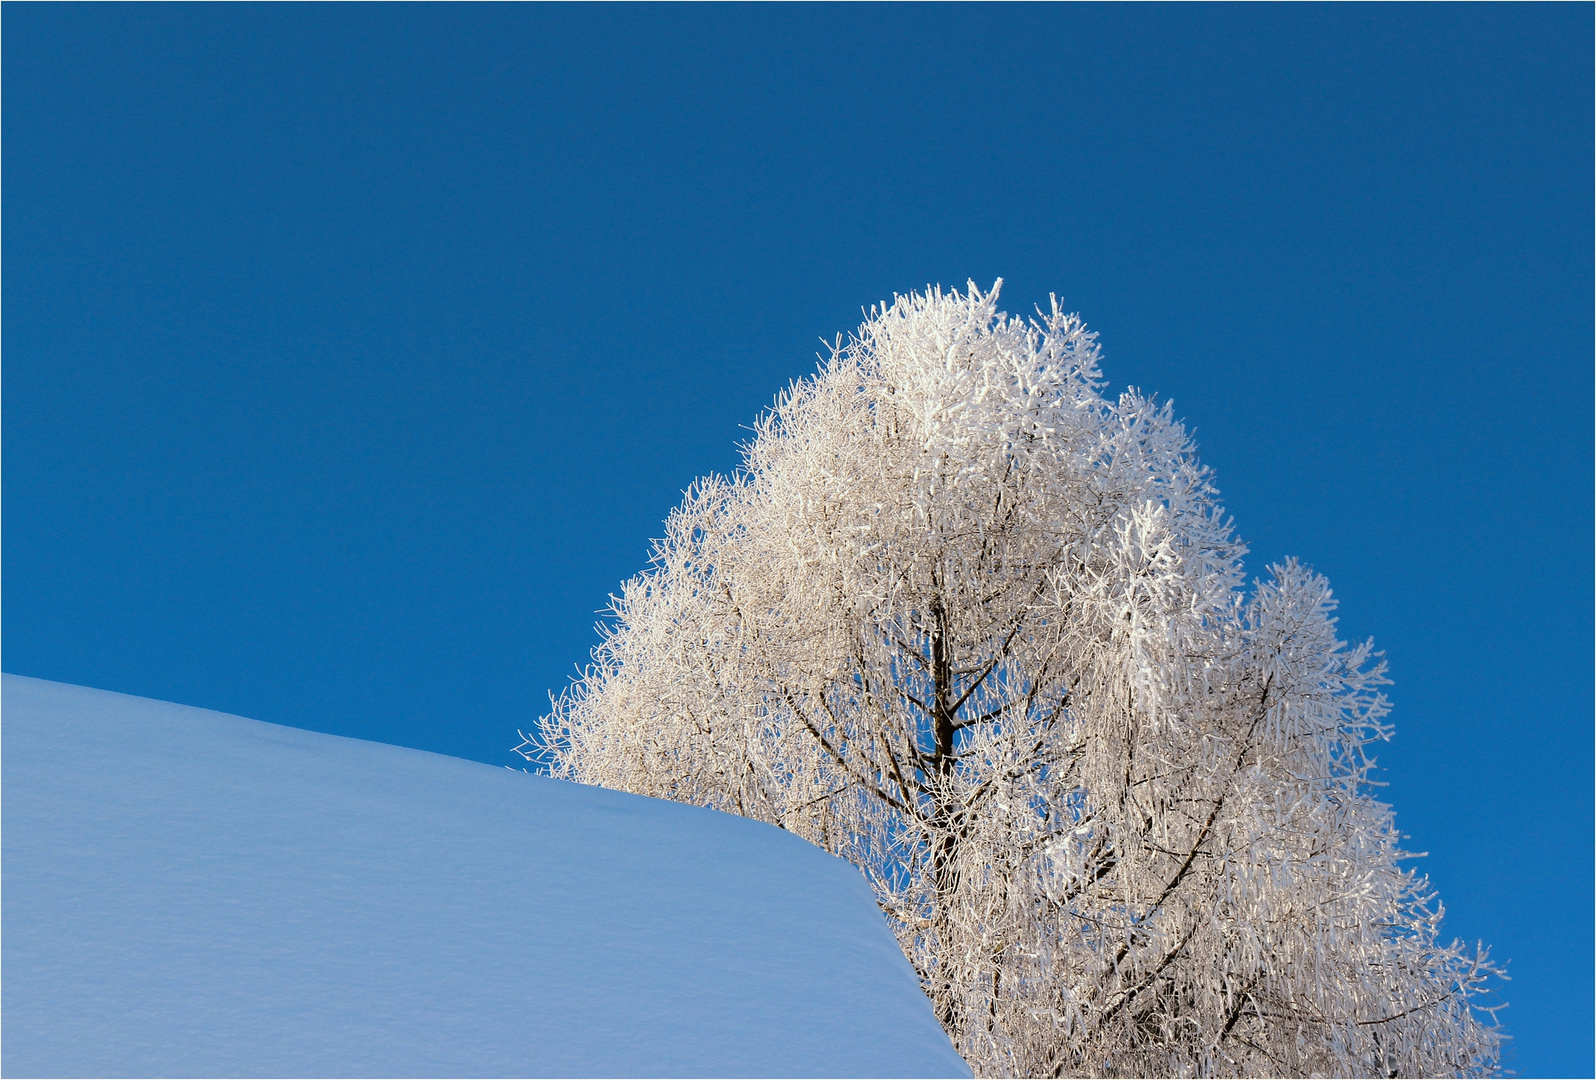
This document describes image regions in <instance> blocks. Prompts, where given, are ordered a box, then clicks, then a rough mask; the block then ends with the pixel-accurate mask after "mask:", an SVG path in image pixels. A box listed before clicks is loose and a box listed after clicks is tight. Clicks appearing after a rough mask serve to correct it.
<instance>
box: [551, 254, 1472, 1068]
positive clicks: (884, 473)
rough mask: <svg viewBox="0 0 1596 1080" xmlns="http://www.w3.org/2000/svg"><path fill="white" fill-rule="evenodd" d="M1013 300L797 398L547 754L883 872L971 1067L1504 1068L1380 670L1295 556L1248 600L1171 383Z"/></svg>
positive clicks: (845, 356) (726, 482)
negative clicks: (1453, 919)
mask: <svg viewBox="0 0 1596 1080" xmlns="http://www.w3.org/2000/svg"><path fill="white" fill-rule="evenodd" d="M999 284H1001V283H999ZM997 296H998V286H994V287H993V289H992V290H991V291H990V292H987V293H983V292H981V291H980V290H979V289H977V288H976V287H975V286H974V285H973V283H972V284H971V286H970V287H969V289H968V291H967V292H966V293H964V294H960V293H959V292H957V291H950V292H943V291H941V290H939V289H938V290H929V291H928V292H927V293H926V294H925V295H911V296H907V297H900V298H898V299H897V301H896V302H895V303H893V304H892V305H890V306H887V305H883V306H882V307H880V308H876V309H872V310H871V312H870V313H869V319H868V321H867V322H866V323H865V324H864V325H863V326H862V327H861V328H860V329H859V331H858V333H857V335H856V336H854V337H852V338H851V339H849V340H848V341H846V342H841V341H839V342H838V344H837V346H836V347H835V348H834V349H833V353H832V356H831V357H830V359H829V360H828V361H827V362H826V363H825V364H823V365H822V367H821V369H820V371H819V373H818V374H817V375H815V376H814V377H812V378H809V379H807V380H804V381H801V382H799V383H797V384H795V385H793V386H792V387H791V388H789V390H787V391H786V392H785V393H784V394H783V395H782V396H781V397H780V398H779V399H778V401H777V403H776V406H775V408H774V409H773V410H772V411H771V412H770V413H769V414H767V415H766V416H764V417H763V418H762V419H761V420H760V421H759V423H758V425H757V427H756V429H755V437H754V438H753V439H752V441H751V442H750V443H749V444H748V445H747V447H746V448H745V464H744V468H743V469H742V470H741V471H740V472H738V473H737V474H736V475H734V476H731V477H720V476H712V477H708V478H705V479H701V480H699V481H698V482H697V483H696V484H695V485H694V486H693V487H692V488H691V489H690V490H689V491H688V493H687V495H686V498H685V500H684V501H683V503H682V504H681V506H680V507H679V508H677V509H676V510H675V511H674V512H673V513H672V514H671V516H670V519H669V521H668V522H667V523H666V535H665V538H664V540H663V541H661V542H660V543H659V544H658V545H657V549H656V552H655V557H654V561H653V564H652V566H651V567H650V568H649V569H648V570H647V571H646V572H644V573H643V574H641V575H639V576H638V577H636V578H634V579H633V580H631V581H630V582H628V583H627V584H626V585H625V586H624V588H623V590H622V592H621V595H620V596H619V597H616V598H615V599H614V604H613V614H614V620H613V621H612V622H611V623H610V624H609V625H607V626H606V628H605V629H604V635H605V636H604V640H603V642H602V644H601V645H600V646H599V648H597V649H596V650H595V652H594V662H593V664H592V665H591V667H590V668H589V669H588V670H587V671H586V672H585V673H584V675H583V677H582V678H581V679H580V680H579V681H578V682H576V683H575V684H573V686H572V687H571V688H570V689H569V690H568V692H567V693H566V694H565V695H564V696H563V697H562V698H561V699H559V700H558V701H556V702H555V707H554V710H553V712H552V713H551V714H550V715H549V716H547V717H545V718H544V720H543V722H542V724H543V726H542V732H543V739H542V743H543V746H542V747H541V748H539V749H534V748H530V747H529V748H528V750H527V752H528V753H529V754H530V753H534V752H536V753H541V754H543V755H544V756H545V757H546V760H547V761H548V764H549V766H550V768H551V771H552V772H553V773H554V774H555V775H558V776H564V777H568V778H571V779H575V780H580V781H583V782H585V783H592V784H601V785H604V786H606V787H612V788H619V789H622V790H625V791H631V792H637V793H640V794H645V795H653V796H659V797H663V798H668V799H675V800H679V801H682V802H688V803H695V804H699V805H703V806H711V807H716V808H719V809H722V810H726V811H729V812H731V813H736V814H742V815H745V816H747V817H752V818H757V819H759V820H761V821H766V822H770V823H773V824H776V825H779V826H781V827H782V828H786V829H790V830H792V831H793V832H796V833H798V834H800V835H802V836H804V837H807V838H808V839H810V840H812V841H813V842H814V843H816V844H818V845H820V846H821V847H824V848H825V849H827V850H829V851H831V852H834V853H835V854H837V855H841V856H843V857H845V858H847V859H850V860H851V861H853V862H854V863H856V864H857V865H858V866H860V867H861V868H863V870H864V871H865V872H866V874H867V875H868V876H869V878H870V880H871V881H872V882H873V883H874V886H875V889H876V894H877V896H878V898H879V900H880V903H881V906H882V908H883V909H884V910H885V911H886V912H887V914H888V917H889V918H890V919H891V920H892V923H893V925H894V927H895V929H896V931H897V934H898V938H899V940H900V941H901V943H902V945H903V949H904V952H905V953H906V954H907V955H908V957H909V959H910V960H911V961H912V962H913V964H914V965H915V968H916V969H917V971H918V972H919V974H920V978H921V980H922V982H923V985H924V987H925V990H926V993H927V994H928V995H929V997H930V998H931V1001H932V1003H933V1005H934V1007H935V1009H936V1013H937V1016H938V1017H939V1019H940V1020H941V1022H942V1024H943V1026H944V1027H945V1028H946V1029H947V1031H948V1033H949V1035H950V1036H951V1037H952V1038H953V1040H954V1043H955V1045H956V1046H957V1047H958V1048H959V1050H960V1052H961V1053H963V1054H964V1055H965V1057H966V1058H967V1059H968V1060H969V1061H970V1063H971V1064H972V1066H973V1067H974V1068H975V1070H976V1071H977V1073H978V1074H982V1075H1028V1076H1058V1075H1107V1076H1113V1075H1164V1076H1177V1075H1242V1076H1264V1075H1280V1076H1307V1075H1314V1074H1320V1075H1324V1074H1328V1075H1341V1076H1372V1075H1380V1076H1397V1075H1402V1076H1408V1075H1413V1076H1420V1075H1424V1076H1428V1075H1440V1074H1480V1073H1490V1072H1493V1071H1494V1070H1495V1068H1496V1062H1497V1058H1498V1051H1499V1041H1500V1036H1499V1033H1498V1031H1497V1029H1496V1027H1495V1025H1494V1023H1492V1022H1487V1021H1488V1020H1489V1016H1490V1014H1489V1010H1488V1009H1487V1010H1483V1011H1482V1006H1481V1002H1482V1001H1483V999H1482V998H1481V996H1480V995H1481V994H1482V993H1483V992H1484V990H1485V983H1486V980H1487V978H1488V977H1490V976H1491V975H1493V974H1496V973H1497V972H1496V969H1494V968H1493V967H1492V966H1491V964H1490V963H1489V961H1488V959H1487V956H1486V954H1485V952H1484V950H1472V951H1471V950H1466V949H1465V948H1464V947H1463V946H1461V945H1460V944H1457V943H1453V944H1450V945H1446V944H1442V943H1440V942H1439V941H1438V940H1437V931H1438V924H1439V920H1440V916H1441V907H1440V904H1439V902H1438V901H1437V899H1436V897H1435V896H1434V894H1433V892H1432V891H1431V890H1430V888H1429V887H1428V885H1427V883H1426V881H1425V879H1424V878H1422V877H1420V876H1418V875H1416V874H1415V873H1413V872H1411V871H1409V870H1406V869H1404V868H1402V867H1401V865H1400V863H1399V860H1400V859H1402V857H1403V854H1404V853H1403V852H1401V851H1400V850H1399V836H1398V833H1397V831H1396V828H1395V825H1394V822H1393V818H1392V814H1391V810H1390V808H1389V807H1387V806H1386V805H1384V804H1382V803H1380V802H1378V801H1376V800H1375V799H1374V798H1373V797H1372V796H1371V794H1370V793H1369V770H1370V768H1371V760H1370V758H1369V757H1368V756H1367V754H1366V750H1367V748H1368V746H1369V744H1370V743H1371V742H1373V741H1377V740H1380V739H1383V738H1386V737H1388V736H1389V734H1390V732H1389V729H1388V728H1387V727H1386V726H1385V725H1384V724H1383V722H1382V718H1383V717H1384V716H1385V714H1386V711H1387V706H1386V701H1385V698H1384V697H1383V695H1382V694H1381V693H1380V691H1379V687H1380V686H1381V685H1382V684H1383V683H1384V682H1385V681H1386V680H1385V679H1384V678H1383V672H1384V670H1385V668H1384V664H1383V663H1381V662H1379V658H1378V657H1377V656H1375V655H1373V654H1372V653H1371V646H1370V645H1369V644H1367V643H1365V644H1361V645H1356V646H1348V645H1346V644H1345V643H1343V642H1341V641H1339V640H1337V638H1336V630H1335V620H1334V619H1333V617H1332V612H1333V610H1334V607H1335V602H1334V601H1333V600H1332V598H1331V593H1330V589H1329V587H1328V585H1327V583H1326V582H1325V580H1324V579H1323V578H1322V577H1319V576H1317V575H1315V574H1313V573H1311V572H1309V571H1308V570H1306V569H1304V568H1303V567H1302V566H1300V565H1298V564H1297V563H1296V562H1295V561H1288V562H1287V563H1285V564H1284V565H1281V566H1273V567H1270V569H1269V573H1270V576H1269V578H1268V579H1267V580H1264V581H1260V582H1257V583H1255V585H1254V587H1253V588H1252V589H1251V590H1248V589H1247V588H1246V582H1245V578H1244V575H1243V569H1242V561H1241V560H1242V555H1243V554H1244V552H1245V549H1244V547H1243V546H1242V544H1241V543H1240V542H1239V541H1238V540H1237V539H1236V538H1235V536H1234V535H1233V534H1232V530H1231V527H1230V523H1229V521H1228V520H1227V519H1226V518H1225V516H1224V514H1223V511H1222V509H1221V507H1220V506H1219V504H1218V503H1217V501H1216V498H1217V492H1216V491H1215V489H1214V487H1213V485H1212V483H1211V478H1210V474H1209V472H1208V471H1207V470H1206V469H1205V468H1204V467H1203V466H1202V465H1201V464H1200V463H1199V462H1198V460H1197V458H1196V456H1195V453H1194V450H1193V446H1192V444H1191V441H1190V439H1189V438H1188V436H1187V434H1186V431H1185V429H1184V428H1183V427H1182V425H1181V424H1180V423H1178V422H1177V421H1176V420H1175V419H1174V417H1173V414H1172V412H1171V408H1170V406H1169V405H1168V404H1164V405H1162V406H1160V405H1158V404H1156V403H1155V402H1154V401H1153V400H1151V399H1150V398H1147V397H1144V396H1142V395H1141V394H1139V393H1137V392H1134V391H1132V392H1128V393H1125V394H1123V395H1120V396H1119V398H1118V399H1117V400H1109V399H1107V398H1105V397H1103V396H1101V393H1100V391H1101V390H1102V388H1103V386H1104V385H1105V384H1104V381H1103V379H1102V377H1101V375H1100V373H1099V368H1098V362H1099V351H1098V346H1097V343H1096V337H1095V335H1094V334H1092V333H1090V332H1088V331H1087V330H1086V328H1085V326H1084V325H1083V324H1082V323H1081V321H1080V320H1079V319H1078V318H1077V317H1076V316H1074V315H1071V314H1066V313H1064V312H1063V311H1062V310H1061V309H1060V308H1059V306H1058V303H1057V301H1056V300H1055V301H1054V302H1053V305H1052V310H1051V311H1049V312H1046V313H1039V314H1038V318H1036V319H1032V320H1022V319H1018V318H1012V317H1009V316H1006V315H1004V314H1002V313H1001V312H999V311H998V309H997V306H996V305H997Z"/></svg>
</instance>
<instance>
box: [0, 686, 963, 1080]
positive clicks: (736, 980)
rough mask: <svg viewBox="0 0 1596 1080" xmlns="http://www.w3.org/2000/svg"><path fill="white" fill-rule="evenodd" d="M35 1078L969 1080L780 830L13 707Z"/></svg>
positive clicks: (10, 863) (22, 947)
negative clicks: (886, 1078) (753, 1079)
mask: <svg viewBox="0 0 1596 1080" xmlns="http://www.w3.org/2000/svg"><path fill="white" fill-rule="evenodd" d="M3 687H4V697H3V716H0V725H3V726H0V734H3V813H4V817H3V822H0V825H3V829H4V835H3V869H0V872H3V890H4V893H3V903H4V906H3V909H0V910H3V927H0V933H3V939H0V948H3V964H4V968H3V982H0V987H3V1033H0V1055H3V1056H0V1067H3V1070H4V1072H5V1073H6V1074H8V1075H12V1076H20V1075H27V1076H62V1075H78V1076H125V1075H157V1074H158V1075H163V1076H201V1075H203V1076H305V1075H314V1076H417V1075H424V1076H485V1075H510V1076H514V1075H587V1076H628V1075H651V1076H675V1075H703V1076H714V1075H746V1076H761V1075H769V1076H778V1075H791V1076H801V1075H831V1076H883V1075H890V1076H968V1075H969V1070H968V1069H967V1068H966V1067H965V1065H964V1063H963V1061H961V1060H960V1059H959V1057H958V1056H957V1055H956V1054H955V1053H954V1051H953V1049H952V1047H951V1045H950V1044H949V1042H948V1040H947V1038H946V1037H945V1036H944V1035H943V1033H942V1031H941V1029H940V1028H939V1027H938V1025H937V1023H936V1020H935V1018H934V1017H933V1016H932V1014H931V1009H930V1006H929V1004H928V1003H927V1001H926V999H925V998H924V996H923V995H922V994H921V992H920V989H919V986H918V984H917V982H916V980H915V977H914V974H913V972H912V970H911V969H910V967H909V965H908V963H907V961H905V960H904V958H903V955H902V953H901V952H899V950H898V946H897V944H896V943H895V942H894V941H893V938H892V935H891V934H890V932H889V931H888V929H887V927H886V924H885V922H884V921H883V919H882V917H881V915H880V913H879V911H878V910H877V908H876V906H875V903H874V901H873V900H872V897H871V893H870V890H869V888H868V887H867V886H866V884H865V882H864V880H863V878H861V876H860V875H859V872H858V871H857V870H855V869H854V868H853V867H851V866H849V865H848V864H847V863H845V862H842V861H841V860H839V859H835V858H833V857H831V856H829V855H826V854H825V853H823V852H821V851H819V850H818V849H816V848H814V847H812V846H810V845H809V844H806V843H804V842H803V841H801V840H799V839H797V838H795V837H793V836H790V835H788V834H786V833H783V832H781V831H780V830H778V829H774V828H770V827H768V826H765V825H761V824H758V823H756V822H752V821H745V820H742V819H740V818H735V817H730V816H728V815H725V814H718V813H714V812H712V811H708V810H700V809H696V808H693V807H687V806H679V805H676V804H673V803H666V802H660V801H657V800H653V799H644V798H638V797H636V796H632V795H623V794H619V793H616V792H610V791H602V790H599V789H597V788H587V787H581V786H577V785H574V784H567V783H562V782H560V781H556V780H550V779H547V778H544V777H537V776H529V775H526V774H524V773H519V772H512V771H510V770H507V769H495V768H493V767H491V766H488V765H481V764H477V763H474V762H469V761H461V760H457V759H454V758H447V757H440V756H438V755H435V754H428V753H423V752H421V751H418V750H406V749H401V748H399V747H394V746H385V745H381V744H378V743H369V742H361V741H358V740H354V739H343V738H338V737H335V736H331V735H321V734H316V733H313V732H308V731H300V730H297V729H294V728H286V727H279V726H277V725H275V724H264V723H260V722H259V721H255V720H245V719H241V718H239V717H236V716H226V715H223V714H221V713H214V712H208V711H205V710H202V709H192V708H187V707H185V706H181V705H171V704H167V703H164V702H158V701H149V700H146V699H143V698H134V697H126V696H124V695H121V694H111V693H106V692H103V691H98V690H87V689H83V688H80V687H74V686H64V685H61V684H59V683H49V682H41V681H39V680H36V679H27V678H21V677H18V676H14V675H6V676H4V679H3Z"/></svg>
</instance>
